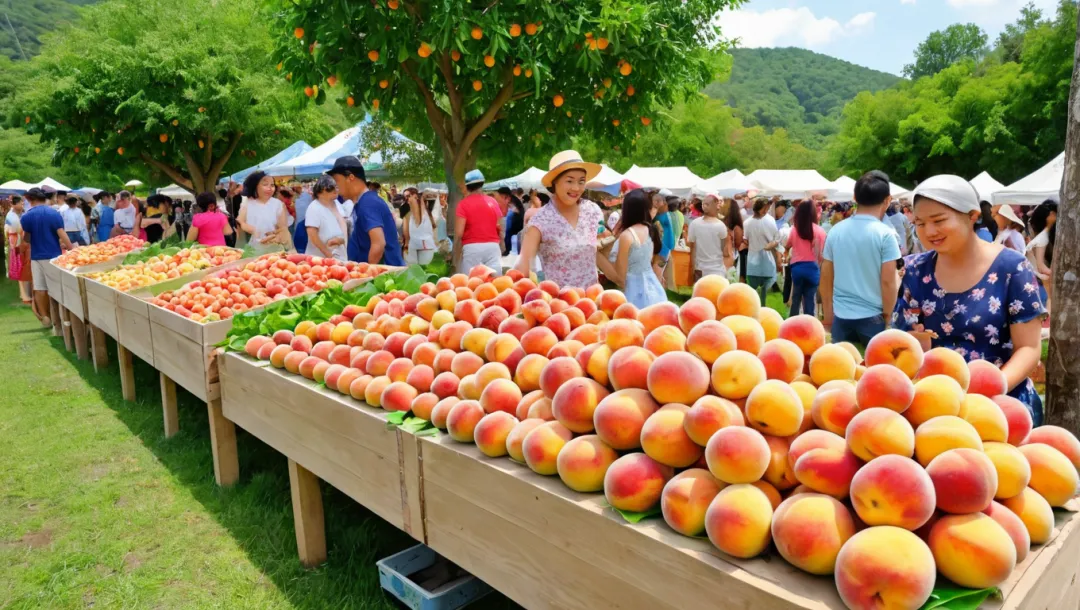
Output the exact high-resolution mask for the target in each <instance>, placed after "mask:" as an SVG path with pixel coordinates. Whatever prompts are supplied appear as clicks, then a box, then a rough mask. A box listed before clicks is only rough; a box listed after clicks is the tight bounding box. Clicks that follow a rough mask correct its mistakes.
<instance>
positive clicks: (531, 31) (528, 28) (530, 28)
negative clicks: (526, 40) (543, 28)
mask: <svg viewBox="0 0 1080 610" xmlns="http://www.w3.org/2000/svg"><path fill="white" fill-rule="evenodd" d="M525 33H526V34H528V35H529V36H535V35H536V24H535V23H526V24H525Z"/></svg>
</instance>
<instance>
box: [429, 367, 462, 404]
mask: <svg viewBox="0 0 1080 610" xmlns="http://www.w3.org/2000/svg"><path fill="white" fill-rule="evenodd" d="M460 382H461V379H460V378H458V376H457V375H455V374H453V373H452V372H450V371H446V372H445V373H439V374H438V375H436V376H435V379H434V380H433V381H432V382H431V392H432V393H433V394H435V395H436V396H438V397H439V398H440V399H443V398H446V397H447V396H457V393H458V385H459V384H460Z"/></svg>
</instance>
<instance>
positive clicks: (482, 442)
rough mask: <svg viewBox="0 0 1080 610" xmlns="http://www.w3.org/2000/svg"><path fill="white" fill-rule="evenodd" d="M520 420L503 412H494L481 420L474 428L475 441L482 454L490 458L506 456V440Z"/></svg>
mask: <svg viewBox="0 0 1080 610" xmlns="http://www.w3.org/2000/svg"><path fill="white" fill-rule="evenodd" d="M517 424H518V420H517V418H516V417H514V416H513V415H511V414H509V413H506V412H503V411H493V412H490V413H488V414H487V415H485V416H483V417H482V418H480V421H478V422H477V423H476V426H475V428H473V440H474V441H475V442H476V447H477V448H478V449H479V450H480V452H481V453H483V454H484V455H486V456H488V457H502V456H504V455H506V439H507V437H508V436H510V431H511V430H513V429H514V427H515V426H517Z"/></svg>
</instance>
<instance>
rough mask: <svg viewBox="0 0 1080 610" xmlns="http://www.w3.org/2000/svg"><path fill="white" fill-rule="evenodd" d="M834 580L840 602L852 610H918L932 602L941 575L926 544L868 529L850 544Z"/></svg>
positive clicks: (893, 531)
mask: <svg viewBox="0 0 1080 610" xmlns="http://www.w3.org/2000/svg"><path fill="white" fill-rule="evenodd" d="M883 549H888V552H883ZM834 578H835V582H836V590H837V591H838V592H839V593H840V599H841V600H843V602H844V604H845V605H846V606H847V607H848V608H851V609H852V610H873V609H878V608H890V609H892V608H895V609H898V610H899V609H904V610H916V609H917V608H921V607H922V606H923V604H925V603H926V600H928V599H930V594H931V593H933V591H934V583H935V581H936V578H937V570H936V569H935V566H934V555H933V553H931V552H930V547H928V546H927V545H926V543H925V542H923V541H922V539H920V538H919V537H918V536H916V535H915V534H913V533H911V532H909V531H907V530H905V529H901V528H899V527H891V526H887V525H883V526H878V527H871V528H867V529H865V530H862V531H861V532H858V533H857V534H855V535H854V536H852V537H851V538H850V539H849V540H848V541H847V543H845V544H844V546H843V548H841V549H840V554H839V555H837V556H836V573H835V577H834Z"/></svg>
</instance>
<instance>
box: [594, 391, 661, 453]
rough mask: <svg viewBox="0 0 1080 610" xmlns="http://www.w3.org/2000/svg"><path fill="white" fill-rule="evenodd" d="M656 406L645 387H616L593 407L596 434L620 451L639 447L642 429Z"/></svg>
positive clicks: (657, 406)
mask: <svg viewBox="0 0 1080 610" xmlns="http://www.w3.org/2000/svg"><path fill="white" fill-rule="evenodd" d="M658 408H659V405H657V404H656V401H654V400H653V398H652V395H651V394H649V392H648V391H647V390H641V389H627V390H619V391H617V392H614V393H612V394H609V395H608V396H606V397H604V399H603V400H601V401H600V404H598V405H597V406H596V409H594V410H593V424H594V426H595V428H596V434H597V436H599V437H600V439H601V440H602V441H604V442H605V443H606V444H607V445H609V446H610V447H612V448H614V449H618V450H620V451H625V450H630V449H638V448H640V447H641V430H642V428H643V427H644V425H645V421H646V420H647V419H648V418H649V417H650V416H651V415H652V414H653V413H655V412H656V410H657V409H658Z"/></svg>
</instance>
